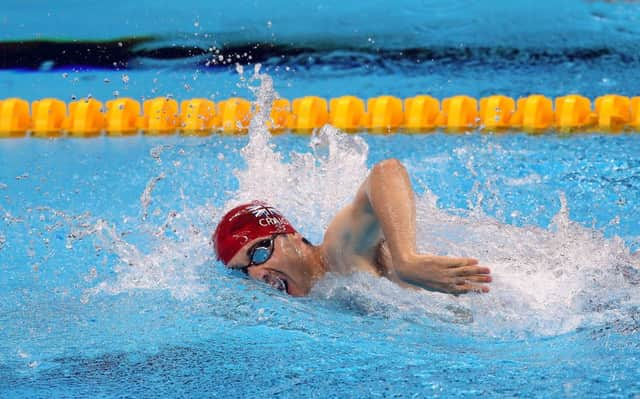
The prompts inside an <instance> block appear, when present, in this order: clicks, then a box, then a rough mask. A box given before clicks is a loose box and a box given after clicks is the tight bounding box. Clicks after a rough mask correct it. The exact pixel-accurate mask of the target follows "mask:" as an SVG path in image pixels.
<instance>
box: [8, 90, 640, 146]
mask: <svg viewBox="0 0 640 399" xmlns="http://www.w3.org/2000/svg"><path fill="white" fill-rule="evenodd" d="M253 112H254V109H253V108H252V103H251V102H250V101H249V100H247V99H244V98H239V97H233V98H228V99H225V100H222V101H218V102H213V101H211V100H209V99H205V98H194V99H188V100H183V101H181V102H180V104H178V101H177V100H175V99H173V98H168V97H158V98H154V99H149V100H145V101H144V102H143V103H142V104H141V103H140V102H138V101H136V100H134V99H132V98H118V99H115V100H110V101H107V102H106V103H104V104H103V103H102V102H100V101H98V100H96V99H94V98H85V99H81V100H77V101H73V102H71V103H69V104H66V103H65V102H64V101H62V100H59V99H55V98H45V99H41V100H37V101H33V102H32V103H31V104H30V103H29V102H28V101H26V100H23V99H20V98H7V99H4V100H0V137H24V136H26V135H28V134H31V135H33V136H42V137H62V136H65V135H67V136H77V137H92V136H98V135H101V134H106V135H113V136H118V135H121V136H124V135H134V134H138V133H140V132H142V133H144V134H151V135H154V134H159V135H163V134H176V133H181V134H186V135H209V134H214V133H226V134H244V133H246V132H247V130H248V128H249V122H250V120H251V116H252V113H253ZM327 123H330V124H332V125H333V126H335V127H337V128H340V129H342V130H345V131H347V132H375V133H393V132H403V133H421V132H430V131H433V130H436V129H444V130H446V131H469V130H474V129H484V130H489V131H499V130H518V131H522V130H524V131H529V132H543V131H547V130H557V131H560V132H573V131H576V132H580V131H601V132H619V131H623V130H629V131H640V96H638V97H633V98H630V97H626V96H620V95H616V94H607V95H604V96H601V97H598V98H596V99H595V101H593V105H592V101H591V100H590V99H589V98H587V97H584V96H581V95H579V94H570V95H566V96H562V97H557V98H555V100H553V101H552V99H551V98H549V97H545V96H543V95H539V94H534V95H530V96H528V97H523V98H519V99H517V100H515V99H513V98H511V97H507V96H503V95H493V96H489V97H484V98H481V99H479V100H478V99H476V98H473V97H470V96H465V95H460V96H454V97H449V98H445V99H442V101H440V100H438V99H436V98H434V97H431V96H428V95H417V96H415V97H410V98H405V99H401V98H399V97H394V96H380V97H374V98H369V99H366V100H365V99H362V98H359V97H356V96H343V97H337V98H331V99H330V100H329V101H327V99H325V98H322V97H317V96H307V97H302V98H296V99H294V100H293V101H289V100H287V99H283V98H279V99H276V100H274V101H273V103H272V107H271V113H270V120H269V122H268V127H269V129H270V130H271V131H272V132H273V133H281V132H286V131H291V132H294V133H299V134H309V133H310V132H312V131H313V129H316V128H319V127H322V126H323V125H325V124H327Z"/></svg>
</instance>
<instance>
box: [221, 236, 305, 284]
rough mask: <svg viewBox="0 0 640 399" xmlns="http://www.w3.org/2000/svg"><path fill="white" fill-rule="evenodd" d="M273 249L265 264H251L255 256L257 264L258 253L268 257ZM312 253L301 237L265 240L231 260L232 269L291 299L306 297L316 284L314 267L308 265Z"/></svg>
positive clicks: (242, 251) (275, 237)
mask: <svg viewBox="0 0 640 399" xmlns="http://www.w3.org/2000/svg"><path fill="white" fill-rule="evenodd" d="M270 240H271V241H270ZM269 244H270V245H271V246H269ZM271 249H273V251H272V252H271V256H270V257H269V258H268V260H266V261H265V262H264V263H261V264H258V265H252V264H251V255H252V254H254V260H255V259H256V258H257V256H255V253H256V252H257V251H261V252H262V253H268V252H269V251H270V250H271ZM310 250H311V244H309V242H308V241H306V240H305V239H304V238H303V237H302V236H300V234H298V233H294V234H278V235H275V236H268V237H261V238H257V239H255V240H252V241H250V242H248V243H247V244H245V245H244V246H243V247H242V249H241V250H240V251H238V253H237V254H236V255H235V256H234V257H233V258H231V260H230V261H229V265H228V266H229V267H230V268H233V269H244V270H246V272H247V274H248V275H249V277H251V278H254V279H256V280H260V281H262V282H265V283H267V284H269V285H271V286H272V287H274V288H276V289H278V290H281V291H284V292H286V293H288V294H289V295H293V296H304V295H307V294H308V293H309V291H310V290H311V287H312V286H313V280H314V279H313V273H312V270H313V269H312V265H310V264H309V263H308V262H309V260H308V259H310V257H309V256H308V255H309V251H310ZM265 258H266V256H265ZM247 265H249V267H247Z"/></svg>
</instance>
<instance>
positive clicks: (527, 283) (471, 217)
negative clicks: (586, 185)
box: [87, 68, 640, 335]
mask: <svg viewBox="0 0 640 399" xmlns="http://www.w3.org/2000/svg"><path fill="white" fill-rule="evenodd" d="M256 82H257V86H255V87H252V89H253V90H254V93H255V94H256V98H257V102H256V103H255V104H254V111H255V112H254V119H253V120H252V122H251V124H250V129H249V142H248V144H247V145H246V146H245V147H244V148H243V149H242V150H241V154H242V156H243V158H244V160H245V162H246V166H244V167H239V168H238V169H236V170H235V172H234V173H235V176H236V177H237V179H238V181H239V189H238V191H237V193H234V194H233V195H231V196H230V197H229V198H228V201H227V203H226V204H225V205H224V207H223V208H222V209H212V208H207V207H201V208H196V209H183V210H181V211H179V212H176V213H174V214H170V215H168V216H167V220H166V222H165V223H164V224H163V225H162V226H151V227H155V229H148V230H154V231H158V232H159V234H156V236H157V237H158V241H157V245H156V246H154V247H153V248H152V249H151V250H150V251H147V252H146V253H143V251H141V250H140V249H138V248H137V247H136V246H135V245H134V244H132V243H130V242H127V241H125V240H124V238H123V237H122V236H121V234H119V233H118V232H117V231H116V230H115V228H114V227H112V226H111V225H110V224H108V223H105V222H100V223H98V225H97V226H96V231H97V233H96V234H97V236H98V237H99V242H100V245H101V246H102V247H103V249H105V250H107V251H109V252H110V253H113V254H115V255H116V256H117V257H118V259H119V264H118V266H117V267H116V270H115V271H116V277H115V280H113V279H107V280H103V281H101V282H99V283H98V285H97V286H95V287H94V288H93V289H92V290H90V291H88V292H87V294H88V295H92V294H96V293H100V292H102V293H121V292H127V291H130V290H135V289H160V290H168V291H169V292H171V294H172V295H173V296H174V297H176V298H185V297H190V296H193V295H197V294H198V293H201V292H203V291H206V290H208V289H209V288H210V287H211V285H212V284H215V283H214V282H211V281H207V280H206V279H205V278H203V276H202V273H201V270H200V269H199V268H198V267H197V265H202V264H203V263H206V262H211V256H212V255H211V247H210V245H209V236H208V233H206V232H203V231H204V229H203V228H200V227H194V226H201V223H198V222H196V221H198V220H205V219H206V220H207V221H209V220H217V217H218V216H219V214H220V212H222V211H223V210H224V209H229V208H231V207H232V206H234V205H236V204H238V203H242V202H246V201H249V200H253V199H261V200H264V201H267V202H268V203H270V204H272V205H273V206H275V207H276V208H278V209H280V210H282V211H283V213H284V214H285V215H286V216H287V218H289V219H290V220H291V221H292V222H293V223H294V224H295V225H296V226H298V227H299V228H300V229H301V231H302V232H303V233H305V234H306V235H308V236H309V237H310V238H312V239H319V238H321V237H322V234H323V232H324V229H325V228H326V226H327V225H328V223H329V222H330V220H331V218H332V217H333V215H335V213H336V212H337V211H338V210H339V209H340V208H341V207H342V206H344V205H346V204H347V203H348V202H349V201H350V200H351V199H352V198H353V196H354V194H355V192H356V191H357V189H358V187H359V185H360V184H361V183H362V181H363V180H364V179H365V177H366V175H367V173H368V169H367V156H368V146H367V144H366V143H365V142H364V140H363V139H362V138H361V137H358V136H352V135H347V134H343V133H341V132H340V131H338V130H337V129H335V128H333V127H331V126H325V127H323V128H322V129H319V130H318V131H317V132H315V134H314V135H313V137H312V138H311V140H310V151H307V152H302V153H298V152H291V153H290V154H282V153H281V152H279V149H278V148H277V147H276V146H275V144H274V143H273V142H272V141H271V135H270V133H269V131H268V129H267V121H268V119H269V108H270V104H271V103H272V101H273V99H275V98H276V97H277V93H276V92H275V91H274V89H273V84H272V81H271V78H270V77H269V76H267V75H265V74H261V73H260V71H259V68H256V70H255V71H254V76H253V78H252V79H250V80H249V83H256ZM498 149H499V148H498ZM498 149H496V148H494V149H493V150H498ZM465 151H467V149H466V148H464V147H462V148H459V149H457V150H456V151H455V152H456V153H464V152H465ZM285 157H288V158H289V159H290V160H289V161H287V162H285V161H284V159H285ZM407 166H408V169H409V170H411V169H412V168H418V167H419V165H411V164H409V165H407ZM467 167H468V168H469V170H470V171H471V172H474V171H475V169H474V165H473V162H472V160H471V161H469V164H468V165H467ZM476 175H477V174H476ZM539 179H541V177H540V176H537V175H531V176H528V177H526V178H523V179H522V180H513V181H510V182H507V184H512V185H521V184H530V183H535V182H537V181H538V180H539ZM157 182H159V180H158V181H156V180H152V181H151V182H150V186H148V188H149V187H150V189H149V190H148V193H147V190H145V193H143V195H142V198H141V204H143V207H144V206H145V205H147V204H148V203H149V202H150V201H151V199H152V190H151V189H152V188H153V187H152V186H153V184H155V183H157ZM151 183H153V184H151ZM480 184H482V185H485V186H487V185H491V184H492V182H478V183H477V185H476V188H475V189H474V190H475V191H472V192H471V193H470V197H474V195H475V197H476V198H474V201H470V209H471V211H465V210H459V209H450V210H442V209H439V208H438V207H437V205H436V204H437V198H436V196H435V195H433V194H432V193H431V192H429V191H428V190H427V191H426V193H425V194H424V195H422V196H420V197H419V198H417V217H418V223H417V224H418V243H419V248H420V250H421V251H424V252H428V253H435V254H440V255H455V256H471V257H475V258H478V259H479V260H480V261H481V264H483V265H486V266H489V267H490V268H491V269H492V274H493V277H494V282H493V283H492V284H491V292H490V293H489V294H485V295H479V294H472V295H465V296H459V297H454V296H450V295H445V294H441V293H432V292H427V291H412V290H406V289H402V288H400V287H399V286H397V285H394V284H392V283H391V282H389V281H387V280H384V279H379V278H375V277H373V276H369V275H362V274H354V275H352V276H347V277H344V276H335V275H329V276H327V278H325V279H324V280H323V281H321V282H320V283H319V284H318V285H317V286H316V287H315V288H314V290H313V293H312V297H313V298H315V299H316V300H322V301H329V302H335V303H337V304H339V305H344V306H345V307H346V308H349V309H355V310H356V311H357V312H361V313H365V314H371V315H382V316H384V317H387V318H395V317H397V318H401V319H410V320H419V319H421V318H427V319H433V320H439V321H442V322H445V323H457V324H463V325H464V326H465V327H464V328H468V329H470V330H471V331H473V332H480V333H483V334H490V335H505V334H511V333H513V334H516V335H520V334H529V333H532V334H536V335H553V334H560V333H564V332H568V331H573V330H575V329H576V328H579V327H583V326H589V325H593V324H600V323H610V322H613V321H616V320H625V319H628V318H629V317H632V315H633V312H634V310H633V309H634V308H637V307H638V306H639V305H640V290H639V289H638V281H637V280H638V277H637V276H638V273H639V272H638V269H639V268H638V259H637V257H636V258H634V256H632V255H631V254H630V251H629V248H628V247H627V246H625V244H624V242H623V241H622V240H621V239H619V238H612V239H608V238H605V237H604V236H603V235H602V234H601V233H600V232H598V231H594V230H592V229H589V228H586V227H583V226H581V225H579V224H577V223H573V222H571V220H570V218H569V210H568V206H567V204H566V200H564V197H562V208H561V209H560V211H559V212H558V214H557V215H556V217H555V218H554V220H553V223H552V224H551V226H549V228H541V227H534V226H526V227H517V226H512V225H508V224H505V223H502V222H499V221H498V220H496V219H493V218H491V217H488V216H486V215H485V214H484V213H483V212H482V207H481V206H480V205H479V204H481V203H482V200H483V199H482V197H481V195H480V191H479V190H478V185H480ZM474 193H475V194H474ZM495 195H499V193H496V194H495ZM167 229H171V230H172V231H174V232H175V235H176V238H173V239H171V238H167V237H165V236H164V235H163V234H162V232H164V231H165V230H167ZM194 265H196V266H194ZM634 276H636V277H634ZM213 278H214V279H220V280H223V279H225V278H226V277H223V276H213ZM634 278H635V280H634ZM98 280H99V279H98ZM225 287H226V286H223V287H222V288H221V290H225V289H227V288H228V287H227V288H225ZM225 292H226V291H225ZM237 295H246V294H245V293H243V292H238V294H237ZM292 301H294V300H293V299H292ZM635 312H637V311H635Z"/></svg>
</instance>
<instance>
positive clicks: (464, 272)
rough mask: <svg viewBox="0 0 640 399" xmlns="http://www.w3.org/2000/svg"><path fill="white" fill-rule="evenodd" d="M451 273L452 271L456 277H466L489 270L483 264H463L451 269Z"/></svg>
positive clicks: (488, 272) (489, 271)
mask: <svg viewBox="0 0 640 399" xmlns="http://www.w3.org/2000/svg"><path fill="white" fill-rule="evenodd" d="M451 273H453V275H454V276H456V277H466V276H476V275H483V274H490V273H491V270H490V269H489V268H488V267H484V266H463V267H456V268H454V269H451Z"/></svg>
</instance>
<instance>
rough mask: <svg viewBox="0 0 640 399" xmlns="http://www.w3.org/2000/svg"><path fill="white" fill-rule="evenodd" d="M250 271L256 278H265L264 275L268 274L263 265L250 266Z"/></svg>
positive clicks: (251, 275)
mask: <svg viewBox="0 0 640 399" xmlns="http://www.w3.org/2000/svg"><path fill="white" fill-rule="evenodd" d="M247 271H248V272H249V276H250V277H252V278H255V279H256V280H262V279H264V276H265V275H266V274H267V271H266V270H264V269H263V268H261V267H256V266H254V267H250V268H249V270H247Z"/></svg>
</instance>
